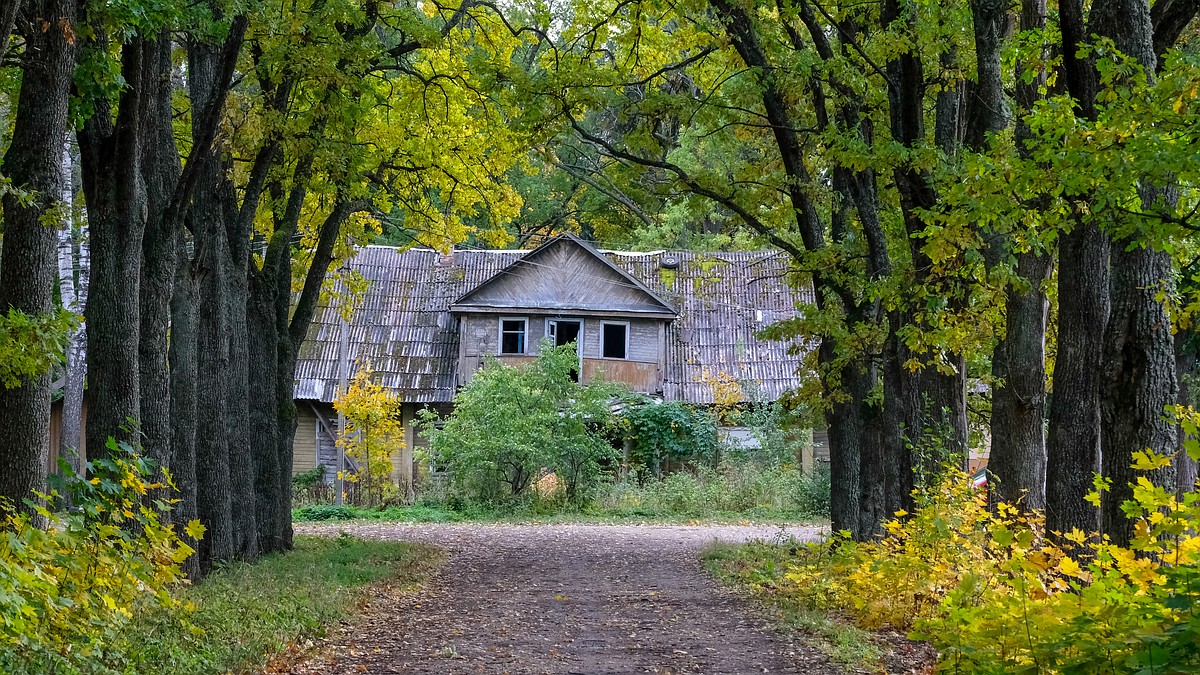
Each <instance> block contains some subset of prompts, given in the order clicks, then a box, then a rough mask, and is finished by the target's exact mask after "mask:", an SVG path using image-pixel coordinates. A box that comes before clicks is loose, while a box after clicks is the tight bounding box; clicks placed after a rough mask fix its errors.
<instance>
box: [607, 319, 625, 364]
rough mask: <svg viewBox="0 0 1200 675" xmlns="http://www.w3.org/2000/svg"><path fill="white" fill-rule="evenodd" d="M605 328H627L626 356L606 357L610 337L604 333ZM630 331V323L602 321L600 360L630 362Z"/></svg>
mask: <svg viewBox="0 0 1200 675" xmlns="http://www.w3.org/2000/svg"><path fill="white" fill-rule="evenodd" d="M605 326H623V327H624V328H625V356H606V355H605V347H606V346H607V345H608V336H606V335H605V333H604V328H605ZM630 333H632V331H631V330H630V326H629V322H628V321H601V322H600V358H602V359H610V360H613V361H628V360H629V338H630Z"/></svg>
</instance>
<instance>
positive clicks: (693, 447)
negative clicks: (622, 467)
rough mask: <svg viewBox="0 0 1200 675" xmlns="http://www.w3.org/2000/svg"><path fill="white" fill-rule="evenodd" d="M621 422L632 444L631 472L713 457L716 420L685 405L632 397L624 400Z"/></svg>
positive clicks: (710, 415) (706, 460) (715, 448)
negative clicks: (673, 462)
mask: <svg viewBox="0 0 1200 675" xmlns="http://www.w3.org/2000/svg"><path fill="white" fill-rule="evenodd" d="M621 419H622V424H623V425H625V427H626V431H627V433H628V434H629V437H630V439H631V440H632V441H633V447H632V449H631V453H630V456H629V461H630V465H631V467H632V468H634V469H635V470H637V469H654V470H655V471H657V470H658V467H660V466H661V464H662V463H663V462H666V461H683V462H687V461H697V460H698V461H704V462H709V461H712V460H713V459H714V458H715V457H716V454H717V422H716V418H715V417H714V416H713V415H712V414H711V413H709V412H706V411H704V410H700V409H698V408H695V407H693V406H690V405H688V404H687V403H684V402H682V401H658V400H655V399H651V398H648V397H644V396H640V397H634V398H631V399H627V401H626V407H625V410H624V412H623V413H622V414H621Z"/></svg>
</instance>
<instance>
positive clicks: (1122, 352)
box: [1090, 0, 1178, 544]
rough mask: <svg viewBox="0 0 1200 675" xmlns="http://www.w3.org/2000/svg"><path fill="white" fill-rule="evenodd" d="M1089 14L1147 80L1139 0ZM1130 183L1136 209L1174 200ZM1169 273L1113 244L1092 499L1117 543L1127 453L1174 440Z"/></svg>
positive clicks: (1148, 35) (1168, 264)
mask: <svg viewBox="0 0 1200 675" xmlns="http://www.w3.org/2000/svg"><path fill="white" fill-rule="evenodd" d="M1090 19H1091V24H1092V25H1093V27H1094V32H1095V33H1096V34H1098V35H1101V36H1106V37H1111V38H1112V39H1113V42H1114V43H1115V44H1116V46H1117V48H1118V49H1120V50H1121V51H1122V52H1124V53H1125V54H1126V55H1128V56H1131V57H1133V58H1135V59H1137V61H1138V63H1140V64H1141V66H1142V68H1143V69H1144V76H1145V77H1146V78H1148V79H1150V80H1151V81H1152V80H1153V78H1154V72H1155V67H1156V66H1157V57H1156V55H1155V49H1154V34H1153V27H1152V22H1151V16H1150V5H1149V3H1148V2H1146V0H1105V1H1102V2H1097V3H1095V4H1093V6H1092V16H1091V17H1090ZM1134 77H1138V76H1136V75H1135V76H1134ZM1131 187H1134V186H1131ZM1136 187H1137V189H1138V193H1139V194H1140V195H1141V201H1142V208H1143V209H1145V210H1147V211H1155V210H1158V209H1172V208H1174V206H1175V202H1176V201H1177V200H1176V199H1175V198H1174V194H1173V191H1172V190H1171V189H1169V187H1168V186H1162V185H1145V184H1143V185H1138V186H1136ZM1174 278H1175V275H1174V269H1173V267H1172V261H1171V255H1170V254H1169V253H1167V252H1164V251H1158V250H1154V249H1153V248H1150V247H1149V246H1142V245H1140V244H1139V243H1138V242H1135V241H1119V242H1116V243H1115V245H1114V246H1113V251H1112V273H1111V276H1110V283H1109V289H1110V297H1111V301H1112V312H1111V314H1110V316H1109V321H1108V328H1107V330H1106V331H1105V335H1104V366H1103V371H1104V380H1102V384H1101V387H1102V390H1101V424H1102V427H1101V458H1102V459H1101V468H1102V469H1103V472H1104V476H1105V477H1106V478H1108V479H1110V480H1111V481H1112V488H1111V490H1110V491H1109V492H1108V493H1106V494H1105V495H1104V497H1103V500H1102V502H1101V505H1100V529H1101V532H1103V533H1104V534H1107V535H1108V536H1110V537H1111V538H1112V540H1113V542H1115V543H1118V544H1126V543H1128V542H1129V540H1130V538H1131V537H1132V535H1133V521H1132V520H1131V519H1129V518H1128V517H1127V516H1126V515H1125V514H1124V513H1123V512H1122V511H1121V504H1122V503H1123V502H1124V501H1125V500H1126V499H1128V498H1130V497H1131V496H1132V494H1133V491H1132V487H1131V486H1130V485H1129V484H1130V483H1131V482H1132V481H1133V479H1134V474H1133V471H1132V469H1131V467H1130V464H1131V463H1132V462H1133V458H1132V453H1133V452H1135V451H1138V450H1145V449H1150V450H1153V451H1155V452H1157V453H1159V454H1160V455H1173V454H1174V453H1175V451H1176V446H1177V442H1178V438H1177V433H1178V429H1177V428H1176V427H1175V426H1174V425H1172V424H1170V423H1169V422H1167V421H1166V420H1165V419H1164V414H1163V411H1164V409H1165V408H1166V406H1168V405H1171V404H1173V403H1175V401H1176V400H1177V398H1178V385H1177V382H1176V381H1175V345H1174V339H1173V336H1172V335H1171V318H1170V316H1169V315H1168V313H1167V310H1166V307H1165V306H1164V305H1163V303H1162V302H1161V301H1160V300H1159V299H1158V295H1159V294H1161V293H1164V292H1165V293H1167V294H1168V295H1169V292H1170V290H1171V289H1172V287H1173V283H1174ZM1150 479H1151V480H1152V481H1153V482H1154V483H1155V484H1156V485H1160V486H1163V487H1166V488H1167V489H1168V490H1174V489H1175V487H1176V485H1175V473H1174V467H1173V466H1168V467H1165V468H1163V469H1160V470H1157V471H1153V472H1150Z"/></svg>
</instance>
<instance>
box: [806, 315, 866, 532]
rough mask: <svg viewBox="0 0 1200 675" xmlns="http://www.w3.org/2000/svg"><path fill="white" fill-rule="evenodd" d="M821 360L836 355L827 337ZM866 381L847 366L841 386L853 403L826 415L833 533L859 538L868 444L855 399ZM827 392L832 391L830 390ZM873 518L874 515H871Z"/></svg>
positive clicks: (839, 405) (836, 405) (838, 405)
mask: <svg viewBox="0 0 1200 675" xmlns="http://www.w3.org/2000/svg"><path fill="white" fill-rule="evenodd" d="M819 350H820V351H819V352H818V358H819V359H820V360H821V361H823V362H825V363H828V362H830V361H831V360H832V358H833V354H834V345H833V342H832V340H831V339H830V338H824V339H823V340H822V341H821V346H820V347H819ZM865 378H866V376H865V374H863V373H861V371H859V370H858V369H857V368H855V367H854V366H847V367H846V368H845V369H844V371H843V373H842V386H843V387H844V388H845V390H846V391H845V394H846V395H847V396H848V397H850V400H847V401H843V402H838V403H834V404H833V405H832V406H831V407H830V409H829V412H828V413H827V414H826V415H825V422H826V425H827V426H828V427H829V473H830V488H829V493H830V494H829V517H830V521H831V523H830V527H831V528H832V530H833V531H834V532H842V531H845V532H849V533H851V535H852V536H854V537H855V538H856V539H857V538H859V536H860V534H861V529H860V527H861V523H862V520H863V517H862V514H861V513H860V509H859V506H860V501H859V500H860V499H861V495H860V490H861V486H860V483H859V470H860V468H861V457H862V454H863V444H864V443H865V442H867V440H868V439H867V438H865V436H866V434H865V433H864V424H865V420H863V418H862V405H861V401H862V399H861V398H859V399H855V398H854V396H856V395H860V394H862V393H863V392H862V391H861V388H862V380H864V379H865ZM826 391H831V389H829V388H827V389H826ZM872 515H874V514H872Z"/></svg>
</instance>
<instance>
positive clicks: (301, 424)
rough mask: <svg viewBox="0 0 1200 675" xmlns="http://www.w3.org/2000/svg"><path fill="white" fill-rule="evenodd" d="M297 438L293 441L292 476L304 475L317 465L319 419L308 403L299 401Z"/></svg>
mask: <svg viewBox="0 0 1200 675" xmlns="http://www.w3.org/2000/svg"><path fill="white" fill-rule="evenodd" d="M296 407H297V410H296V437H295V439H293V441H292V474H298V473H304V472H305V471H310V470H312V468H313V467H315V466H316V465H317V417H316V415H314V414H313V411H312V409H311V408H310V407H309V405H308V402H307V401H298V402H297V406H296Z"/></svg>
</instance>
